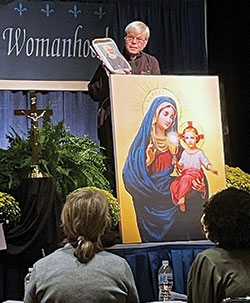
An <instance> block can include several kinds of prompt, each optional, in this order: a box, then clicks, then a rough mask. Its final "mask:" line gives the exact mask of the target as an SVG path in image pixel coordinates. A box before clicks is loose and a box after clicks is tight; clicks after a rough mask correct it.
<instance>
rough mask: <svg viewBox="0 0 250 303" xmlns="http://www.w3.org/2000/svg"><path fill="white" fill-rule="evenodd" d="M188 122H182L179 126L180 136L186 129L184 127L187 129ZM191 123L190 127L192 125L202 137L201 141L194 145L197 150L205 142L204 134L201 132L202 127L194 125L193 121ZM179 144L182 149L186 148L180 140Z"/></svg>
mask: <svg viewBox="0 0 250 303" xmlns="http://www.w3.org/2000/svg"><path fill="white" fill-rule="evenodd" d="M188 122H189V121H185V122H183V123H182V124H181V125H180V126H179V133H180V134H182V133H183V130H184V129H185V128H186V127H188ZM191 122H192V125H193V127H194V128H196V129H197V131H198V134H199V135H203V139H200V141H199V142H198V143H197V144H196V145H197V146H198V147H199V148H201V147H202V146H203V144H204V142H205V138H204V137H205V134H204V131H203V129H202V127H201V126H200V125H199V124H198V123H196V122H194V121H191ZM180 143H181V146H182V147H183V148H185V149H186V148H187V144H186V143H185V142H184V140H182V139H181V140H180Z"/></svg>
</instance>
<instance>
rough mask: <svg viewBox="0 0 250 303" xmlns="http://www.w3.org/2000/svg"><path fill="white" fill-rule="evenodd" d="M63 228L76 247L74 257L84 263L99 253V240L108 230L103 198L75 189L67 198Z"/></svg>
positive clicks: (106, 208)
mask: <svg viewBox="0 0 250 303" xmlns="http://www.w3.org/2000/svg"><path fill="white" fill-rule="evenodd" d="M61 220H62V227H63V230H64V233H65V235H66V237H67V240H68V242H69V243H71V244H72V246H73V247H75V253H74V254H75V256H76V257H77V259H78V260H79V261H80V262H81V263H87V262H88V261H89V260H90V259H91V258H92V257H93V256H94V254H95V253H97V252H98V251H101V250H102V244H101V240H100V238H101V236H102V235H103V233H104V231H105V229H106V228H108V227H109V226H110V216H109V209H108V202H107V200H106V197H105V195H104V194H103V193H102V192H100V191H98V190H93V189H87V188H82V189H80V190H79V189H78V190H76V191H74V192H72V193H71V194H69V195H68V196H67V198H66V202H65V204H64V207H63V210H62V214H61Z"/></svg>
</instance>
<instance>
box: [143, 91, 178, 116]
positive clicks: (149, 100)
mask: <svg viewBox="0 0 250 303" xmlns="http://www.w3.org/2000/svg"><path fill="white" fill-rule="evenodd" d="M161 96H163V97H170V98H171V99H173V100H174V101H175V104H176V110H177V119H178V120H177V121H180V117H181V112H182V107H181V103H180V101H179V100H178V98H177V97H176V96H175V95H174V93H173V92H172V91H171V90H170V89H169V88H166V87H158V88H154V89H152V90H150V91H149V92H148V93H147V95H146V97H145V98H144V100H143V102H142V113H143V116H144V115H145V114H146V112H147V111H148V110H149V108H150V106H151V104H152V102H153V101H154V100H155V99H156V98H157V97H161Z"/></svg>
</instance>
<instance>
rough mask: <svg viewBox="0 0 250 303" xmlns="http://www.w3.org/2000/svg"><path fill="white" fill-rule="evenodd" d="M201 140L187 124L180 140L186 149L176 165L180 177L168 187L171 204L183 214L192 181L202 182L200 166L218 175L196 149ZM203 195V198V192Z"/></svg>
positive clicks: (199, 150) (201, 136)
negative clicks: (177, 207) (176, 206)
mask: <svg viewBox="0 0 250 303" xmlns="http://www.w3.org/2000/svg"><path fill="white" fill-rule="evenodd" d="M201 138H203V135H199V133H198V131H197V129H196V128H195V127H193V125H192V122H188V126H187V127H186V128H185V129H184V130H183V132H182V134H181V139H182V140H183V141H184V142H185V143H186V145H187V149H185V150H184V151H183V152H182V155H181V158H180V160H179V161H178V162H177V163H176V165H177V167H178V169H180V170H181V176H179V177H177V178H176V179H175V180H174V181H173V182H172V183H171V185H170V191H171V196H172V200H173V203H174V204H175V205H179V207H180V210H181V211H183V212H185V211H186V205H185V199H186V195H187V194H188V193H189V192H190V191H191V190H192V186H193V181H194V180H199V181H201V182H203V179H204V172H203V170H202V166H204V167H205V169H207V170H208V171H211V172H212V173H213V174H215V175H218V171H217V170H215V169H214V168H213V166H212V164H211V163H210V161H209V159H208V158H207V156H206V155H205V153H204V152H203V150H201V149H200V148H198V147H197V143H198V142H199V141H200V139H201ZM203 194H204V196H205V192H204V193H203Z"/></svg>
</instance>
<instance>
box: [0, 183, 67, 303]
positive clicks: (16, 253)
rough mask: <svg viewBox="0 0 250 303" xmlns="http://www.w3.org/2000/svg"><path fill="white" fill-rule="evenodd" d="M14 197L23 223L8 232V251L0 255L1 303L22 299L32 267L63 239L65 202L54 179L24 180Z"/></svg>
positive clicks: (6, 233) (6, 234) (6, 236)
mask: <svg viewBox="0 0 250 303" xmlns="http://www.w3.org/2000/svg"><path fill="white" fill-rule="evenodd" d="M13 196H14V197H15V198H16V200H17V201H19V203H20V208H21V211H22V217H21V222H20V223H19V224H18V225H17V226H16V227H14V228H13V229H11V230H7V231H5V238H6V242H7V250H4V251H1V252H0V276H1V279H0V301H1V302H2V300H6V299H15V300H21V299H22V298H23V295H24V285H23V281H24V277H25V275H26V274H27V271H28V268H29V267H32V265H33V263H34V262H35V261H37V260H38V259H40V258H41V257H42V256H43V253H44V254H46V255H47V254H49V253H51V252H53V251H54V250H55V249H56V248H57V247H58V243H59V242H60V241H61V240H62V233H61V232H60V228H59V224H60V222H59V218H60V212H61V206H62V204H61V202H60V201H59V199H58V197H57V194H56V191H55V186H54V182H53V180H52V179H51V178H37V179H24V180H23V182H22V183H21V185H20V188H19V189H18V190H17V191H16V193H15V194H13Z"/></svg>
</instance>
